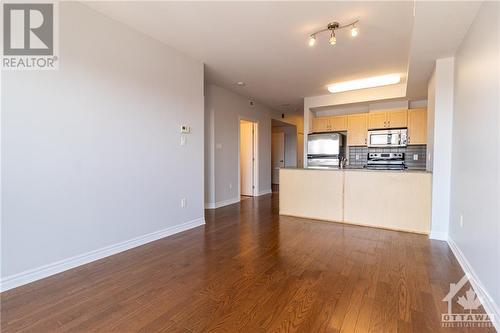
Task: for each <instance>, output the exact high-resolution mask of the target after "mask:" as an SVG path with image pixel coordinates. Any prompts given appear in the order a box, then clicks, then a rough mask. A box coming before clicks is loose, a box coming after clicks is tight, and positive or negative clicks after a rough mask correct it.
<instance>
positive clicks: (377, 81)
mask: <svg viewBox="0 0 500 333" xmlns="http://www.w3.org/2000/svg"><path fill="white" fill-rule="evenodd" d="M400 81H401V75H399V74H388V75H382V76H374V77H368V78H366V79H360V80H352V81H345V82H339V83H334V84H331V85H329V86H328V91H329V92H331V93H338V92H342V91H349V90H357V89H366V88H373V87H380V86H387V85H390V84H396V83H399V82H400Z"/></svg>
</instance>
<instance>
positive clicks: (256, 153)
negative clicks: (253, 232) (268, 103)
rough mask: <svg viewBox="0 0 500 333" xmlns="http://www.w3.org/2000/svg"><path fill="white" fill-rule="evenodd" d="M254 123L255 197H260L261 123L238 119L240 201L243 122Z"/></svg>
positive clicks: (254, 120)
mask: <svg viewBox="0 0 500 333" xmlns="http://www.w3.org/2000/svg"><path fill="white" fill-rule="evenodd" d="M242 120H244V121H248V122H251V123H253V125H254V132H253V158H254V161H253V190H252V194H253V196H254V197H256V196H258V195H259V127H260V126H259V121H258V120H256V119H252V118H250V117H244V116H239V117H238V200H241V162H240V159H241V121H242Z"/></svg>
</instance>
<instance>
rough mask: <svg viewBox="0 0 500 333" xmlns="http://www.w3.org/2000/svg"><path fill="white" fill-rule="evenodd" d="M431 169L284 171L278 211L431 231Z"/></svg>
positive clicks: (321, 218) (372, 225)
mask: <svg viewBox="0 0 500 333" xmlns="http://www.w3.org/2000/svg"><path fill="white" fill-rule="evenodd" d="M431 177H432V175H431V173H429V172H426V171H417V170H407V171H392V170H366V169H300V168H285V169H281V170H280V197H279V200H280V202H279V207H280V215H288V216H296V217H303V218H310V219H318V220H324V221H331V222H342V223H349V224H356V225H364V226H370V227H379V228H385V229H392V230H399V231H408V232H415V233H421V234H428V233H429V231H430V216H431Z"/></svg>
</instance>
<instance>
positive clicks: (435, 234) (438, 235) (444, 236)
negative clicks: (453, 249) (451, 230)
mask: <svg viewBox="0 0 500 333" xmlns="http://www.w3.org/2000/svg"><path fill="white" fill-rule="evenodd" d="M429 239H434V240H440V241H445V242H446V241H447V240H448V233H447V232H444V231H432V230H431V233H430V234H429Z"/></svg>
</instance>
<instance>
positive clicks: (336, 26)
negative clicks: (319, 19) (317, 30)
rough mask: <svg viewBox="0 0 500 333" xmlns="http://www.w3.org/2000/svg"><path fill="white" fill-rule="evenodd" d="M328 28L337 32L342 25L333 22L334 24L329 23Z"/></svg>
mask: <svg viewBox="0 0 500 333" xmlns="http://www.w3.org/2000/svg"><path fill="white" fill-rule="evenodd" d="M326 28H327V29H328V30H332V31H333V30H335V29H339V28H340V24H339V22H332V23H328V25H327V26H326Z"/></svg>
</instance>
